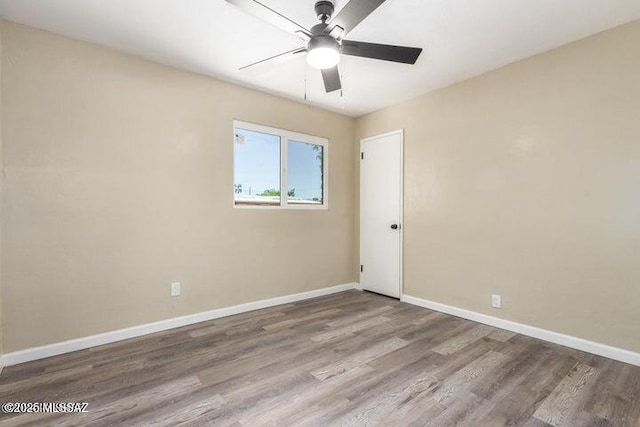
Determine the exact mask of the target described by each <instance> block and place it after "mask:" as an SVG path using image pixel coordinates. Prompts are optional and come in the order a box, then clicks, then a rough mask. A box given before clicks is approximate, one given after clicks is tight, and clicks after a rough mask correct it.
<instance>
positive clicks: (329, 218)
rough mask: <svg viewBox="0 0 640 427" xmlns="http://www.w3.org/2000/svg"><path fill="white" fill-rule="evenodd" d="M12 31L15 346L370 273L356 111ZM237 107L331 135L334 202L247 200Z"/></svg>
mask: <svg viewBox="0 0 640 427" xmlns="http://www.w3.org/2000/svg"><path fill="white" fill-rule="evenodd" d="M3 42H4V50H3V52H2V62H3V64H4V69H3V70H2V72H3V76H2V77H3V79H2V104H3V107H4V108H3V110H2V122H3V123H2V124H3V127H2V136H3V146H4V155H5V158H4V171H5V184H6V185H5V200H4V216H3V217H2V228H3V229H4V230H5V233H4V235H3V236H2V246H3V248H4V249H5V250H4V253H3V258H2V288H3V289H2V291H3V297H4V298H3V301H4V304H3V306H2V310H3V316H4V327H5V334H4V345H5V351H6V352H11V351H16V350H20V349H24V348H28V347H33V346H38V345H43V344H48V343H54V342H59V341H62V340H67V339H70V338H77V337H82V336H86V335H90V334H96V333H100V332H105V331H110V330H115V329H119V328H124V327H128V326H132V325H138V324H142V323H146V322H152V321H157V320H161V319H166V318H171V317H175V316H180V315H185V314H189V313H195V312H200V311H203V310H209V309H214V308H218V307H224V306H229V305H234V304H239V303H244V302H249V301H255V300H260V299H264V298H270V297H276V296H280V295H287V294H292V293H297V292H303V291H309V290H313V289H318V288H322V287H326V286H332V285H337V284H342V283H347V282H351V281H354V280H355V279H356V274H355V270H354V265H355V259H354V256H355V255H354V254H355V249H354V248H355V243H354V239H353V236H354V218H353V211H354V206H353V203H354V199H355V193H354V192H355V190H354V188H355V187H354V167H353V161H352V159H353V158H354V156H355V155H356V154H355V148H354V146H353V140H354V129H355V121H354V120H353V119H351V118H348V117H345V116H341V115H338V114H334V113H330V112H327V111H323V110H319V109H316V108H311V107H308V106H305V105H303V104H300V103H296V102H293V101H289V100H285V99H282V98H278V97H274V96H270V95H266V94H263V93H259V92H256V91H252V90H248V89H243V88H240V87H238V86H234V85H231V84H227V83H224V82H221V81H217V80H214V79H210V78H206V77H203V76H198V75H195V74H190V73H186V72H182V71H178V70H175V69H171V68H167V67H164V66H161V65H157V64H153V63H150V62H146V61H143V60H140V59H136V58H133V57H130V56H126V55H122V54H119V53H115V52H112V51H109V50H106V49H102V48H99V47H97V46H93V45H90V44H86V43H82V42H78V41H73V40H70V39H67V38H64V37H60V36H57V35H52V34H49V33H46V32H43V31H39V30H35V29H31V28H28V27H24V26H19V25H16V24H13V23H9V22H5V23H4V26H3ZM234 118H237V119H241V120H245V121H250V122H256V123H261V124H265V125H268V126H274V127H280V128H285V129H292V130H295V131H299V132H303V133H309V134H313V135H319V136H324V137H328V138H330V150H329V152H330V159H329V162H330V163H329V192H330V194H329V196H330V197H329V200H330V208H329V210H328V211H264V210H263V211H257V210H234V209H233V208H232V193H233V175H232V160H233V145H232V120H233V119H234ZM172 281H180V282H182V287H183V290H182V293H183V295H182V296H181V297H178V298H171V297H170V296H169V283H170V282H172Z"/></svg>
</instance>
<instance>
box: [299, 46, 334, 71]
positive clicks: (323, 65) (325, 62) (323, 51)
mask: <svg viewBox="0 0 640 427" xmlns="http://www.w3.org/2000/svg"><path fill="white" fill-rule="evenodd" d="M307 62H308V63H309V65H311V66H312V67H313V68H318V69H319V70H326V69H327V68H333V67H335V66H336V65H338V63H339V62H340V54H339V53H338V51H337V50H335V49H332V48H330V47H317V48H315V49H313V50H311V51H309V53H308V54H307Z"/></svg>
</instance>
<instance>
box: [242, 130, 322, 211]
mask: <svg viewBox="0 0 640 427" xmlns="http://www.w3.org/2000/svg"><path fill="white" fill-rule="evenodd" d="M234 135H235V138H234V139H235V140H234V203H235V205H236V206H249V207H250V206H271V207H291V208H294V207H309V208H313V207H326V194H325V187H326V178H327V177H326V170H327V165H326V152H327V140H326V139H324V138H318V137H313V136H309V135H302V134H299V133H294V132H289V131H284V130H280V129H272V128H267V127H265V126H259V125H253V124H249V123H242V122H234ZM283 188H286V192H285V193H284V194H283V192H282V189H283Z"/></svg>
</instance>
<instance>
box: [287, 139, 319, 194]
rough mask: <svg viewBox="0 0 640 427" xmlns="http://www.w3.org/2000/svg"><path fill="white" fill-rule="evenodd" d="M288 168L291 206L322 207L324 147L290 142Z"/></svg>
mask: <svg viewBox="0 0 640 427" xmlns="http://www.w3.org/2000/svg"><path fill="white" fill-rule="evenodd" d="M287 166H288V169H287V187H288V188H287V195H288V202H289V204H306V205H321V204H322V202H323V200H322V195H323V188H322V183H323V173H324V147H322V146H321V145H316V144H309V143H306V142H301V141H295V140H289V141H288V145H287Z"/></svg>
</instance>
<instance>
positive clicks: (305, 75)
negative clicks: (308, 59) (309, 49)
mask: <svg viewBox="0 0 640 427" xmlns="http://www.w3.org/2000/svg"><path fill="white" fill-rule="evenodd" d="M304 100H305V102H306V101H307V64H304Z"/></svg>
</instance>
